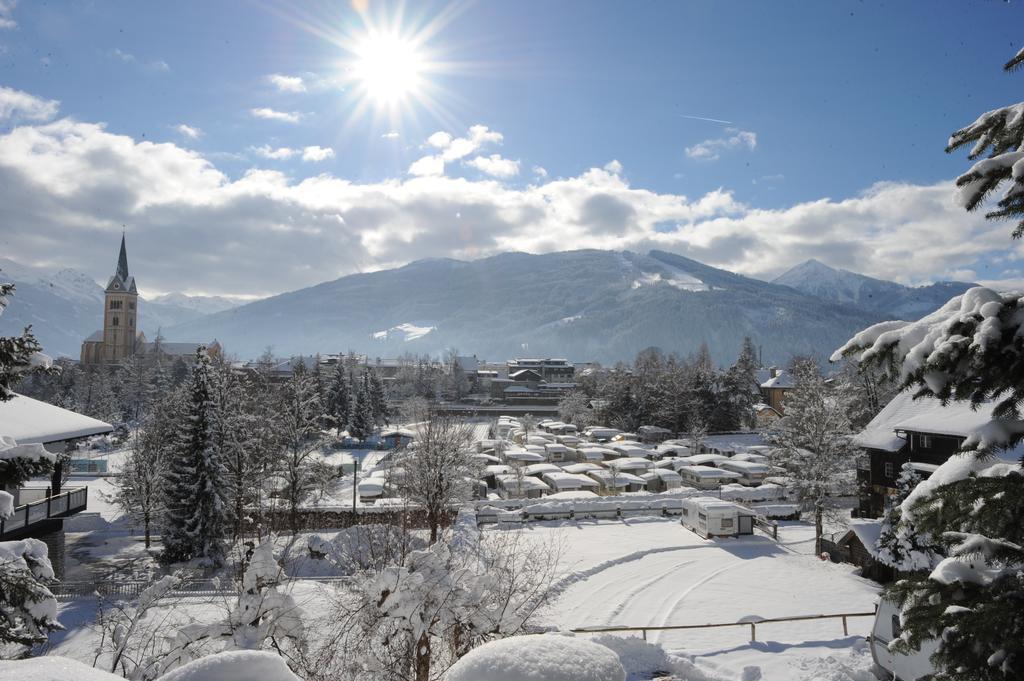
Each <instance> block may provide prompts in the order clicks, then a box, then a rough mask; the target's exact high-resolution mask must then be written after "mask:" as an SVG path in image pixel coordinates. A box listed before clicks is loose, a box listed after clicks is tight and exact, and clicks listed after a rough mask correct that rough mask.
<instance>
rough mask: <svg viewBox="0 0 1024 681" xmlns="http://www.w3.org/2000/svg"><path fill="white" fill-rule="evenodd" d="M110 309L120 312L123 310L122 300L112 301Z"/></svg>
mask: <svg viewBox="0 0 1024 681" xmlns="http://www.w3.org/2000/svg"><path fill="white" fill-rule="evenodd" d="M110 309H111V310H120V309H121V301H120V300H111V301H110Z"/></svg>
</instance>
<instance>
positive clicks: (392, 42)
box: [352, 33, 427, 106]
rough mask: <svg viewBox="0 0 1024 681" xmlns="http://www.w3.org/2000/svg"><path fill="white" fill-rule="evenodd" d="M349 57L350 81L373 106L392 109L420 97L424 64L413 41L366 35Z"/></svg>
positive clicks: (397, 36)
mask: <svg viewBox="0 0 1024 681" xmlns="http://www.w3.org/2000/svg"><path fill="white" fill-rule="evenodd" d="M353 53H354V57H355V59H354V61H353V63H352V77H353V79H354V80H355V82H356V83H358V85H359V87H360V88H361V89H362V90H363V91H364V92H365V94H366V96H367V97H369V98H370V99H371V100H373V101H374V102H375V103H377V104H379V105H385V106H392V105H395V104H398V103H401V102H403V101H406V100H408V99H413V98H416V97H418V96H420V95H422V90H423V81H424V71H425V70H426V66H427V64H426V60H425V58H424V56H423V55H422V54H421V53H420V51H419V50H418V46H417V45H416V42H415V40H414V39H412V38H409V37H405V36H401V35H398V34H395V33H384V34H381V33H370V34H368V35H366V36H365V37H364V38H363V39H362V40H361V41H360V42H359V43H357V44H356V45H355V47H354V49H353Z"/></svg>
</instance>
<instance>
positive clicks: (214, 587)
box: [48, 577, 350, 601]
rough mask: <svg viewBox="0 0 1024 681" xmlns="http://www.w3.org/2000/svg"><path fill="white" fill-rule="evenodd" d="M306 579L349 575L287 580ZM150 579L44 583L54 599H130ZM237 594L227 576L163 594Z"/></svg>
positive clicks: (334, 580)
mask: <svg viewBox="0 0 1024 681" xmlns="http://www.w3.org/2000/svg"><path fill="white" fill-rule="evenodd" d="M298 580H301V581H309V582H322V583H327V584H343V583H346V582H348V581H350V578H349V577H301V578H295V579H289V580H287V581H298ZM153 583H154V582H152V581H145V580H126V581H107V582H55V583H53V584H50V585H48V588H49V589H50V593H52V594H53V595H54V596H55V597H56V598H57V600H58V601H75V600H81V599H86V598H96V597H97V596H99V597H101V598H106V599H110V600H131V599H135V598H138V597H139V594H141V593H142V592H143V590H145V589H146V588H147V587H149V586H152V585H153ZM236 594H238V589H237V588H236V586H235V584H234V582H232V581H231V580H230V579H222V580H213V579H186V580H183V581H182V582H181V584H179V585H178V586H176V587H175V588H173V589H171V590H170V591H168V592H167V593H166V594H165V597H167V598H172V597H185V596H204V597H209V596H234V595H236Z"/></svg>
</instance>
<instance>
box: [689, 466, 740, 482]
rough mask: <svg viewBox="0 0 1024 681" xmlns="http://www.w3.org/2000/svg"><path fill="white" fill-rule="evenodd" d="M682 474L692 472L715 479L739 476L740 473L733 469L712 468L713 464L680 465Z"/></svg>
mask: <svg viewBox="0 0 1024 681" xmlns="http://www.w3.org/2000/svg"><path fill="white" fill-rule="evenodd" d="M677 470H678V471H679V473H680V474H686V473H688V474H692V475H696V476H697V477H699V478H707V479H709V480H713V479H715V478H721V479H725V478H730V479H731V478H737V477H739V475H738V474H737V473H733V472H732V471H725V470H722V469H721V468H712V467H711V466H680V467H679V468H678V469H677Z"/></svg>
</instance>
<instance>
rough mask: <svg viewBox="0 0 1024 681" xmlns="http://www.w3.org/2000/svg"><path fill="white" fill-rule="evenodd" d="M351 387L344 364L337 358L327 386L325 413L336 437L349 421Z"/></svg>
mask: <svg viewBox="0 0 1024 681" xmlns="http://www.w3.org/2000/svg"><path fill="white" fill-rule="evenodd" d="M351 398H352V395H351V387H350V386H349V382H348V371H347V370H346V369H345V363H344V362H342V361H341V359H340V358H339V360H338V363H337V364H335V365H334V373H333V374H332V376H331V382H330V384H329V385H328V386H327V404H326V405H325V406H326V412H327V415H328V416H329V417H330V419H331V422H332V424H333V425H334V428H335V430H336V431H337V433H338V435H341V431H343V430H345V429H346V428H347V427H348V425H349V421H350V419H351V415H350V412H351Z"/></svg>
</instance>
